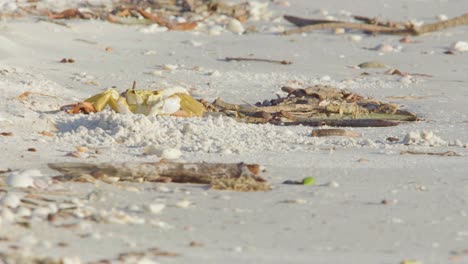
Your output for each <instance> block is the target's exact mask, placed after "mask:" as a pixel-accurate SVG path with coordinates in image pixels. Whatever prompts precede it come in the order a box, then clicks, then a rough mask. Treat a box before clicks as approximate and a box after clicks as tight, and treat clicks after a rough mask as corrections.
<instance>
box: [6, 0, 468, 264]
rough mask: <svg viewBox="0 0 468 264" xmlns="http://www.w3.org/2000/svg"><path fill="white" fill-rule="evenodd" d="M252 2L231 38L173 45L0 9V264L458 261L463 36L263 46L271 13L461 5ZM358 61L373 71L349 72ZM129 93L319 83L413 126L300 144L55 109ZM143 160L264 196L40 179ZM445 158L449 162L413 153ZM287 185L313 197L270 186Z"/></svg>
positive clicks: (207, 92)
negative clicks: (173, 153) (258, 183)
mask: <svg viewBox="0 0 468 264" xmlns="http://www.w3.org/2000/svg"><path fill="white" fill-rule="evenodd" d="M24 2H26V1H24ZM57 2H61V4H60V5H59V4H57V3H54V1H38V8H42V9H49V10H51V11H53V12H60V11H61V10H64V9H65V8H75V7H77V6H79V4H80V2H81V1H70V2H68V3H66V2H67V1H57ZM101 2H105V1H90V3H94V4H97V3H101ZM263 2H264V3H265V4H267V6H265V9H264V10H263V11H261V12H260V13H259V14H260V15H259V17H253V16H252V15H251V17H250V18H249V19H248V20H246V22H245V23H244V24H243V25H242V26H243V30H242V32H237V31H236V30H237V29H238V28H235V27H232V26H229V21H230V18H229V17H227V16H225V17H224V18H223V17H221V18H218V20H216V19H213V21H211V20H209V21H208V20H207V21H205V22H203V23H202V22H200V24H199V25H198V26H197V28H195V29H193V30H190V31H176V30H167V28H166V29H164V28H162V27H161V26H155V25H121V24H116V23H110V22H108V21H103V20H101V19H89V20H88V19H79V18H77V19H56V20H52V21H51V20H47V19H44V18H47V17H46V16H45V17H44V16H37V15H24V16H21V17H15V18H12V17H11V16H6V15H5V14H12V13H15V12H18V9H15V8H18V6H21V5H22V4H24V5H26V3H21V1H20V3H16V2H15V1H5V0H3V1H1V0H0V11H1V12H0V13H1V14H3V16H2V20H1V22H0V91H1V92H0V133H2V134H1V135H0V153H1V154H0V263H15V261H14V260H16V263H33V262H32V261H38V260H39V259H45V258H49V261H50V262H47V263H362V264H364V263H382V264H383V263H388V264H393V263H406V264H416V263H418V264H419V263H424V264H430V263H434V264H435V263H457V264H458V263H468V224H467V223H468V172H467V171H468V160H467V157H466V156H467V155H468V149H467V148H468V104H467V102H468V75H467V74H466V73H467V72H468V63H467V62H468V59H467V58H468V57H467V56H468V44H466V42H468V27H467V26H460V27H453V28H448V29H445V30H441V31H437V32H432V33H428V34H424V35H421V36H414V37H413V36H411V37H409V38H410V39H411V40H412V42H409V43H405V42H404V41H400V40H401V39H402V36H396V35H384V34H377V35H369V34H365V33H363V32H362V31H358V30H348V31H346V32H341V31H335V30H318V31H313V32H307V33H303V34H292V35H287V36H284V35H280V34H279V33H280V32H282V31H284V30H288V29H293V28H297V27H296V26H295V25H293V24H292V23H289V22H288V21H286V20H285V19H284V18H283V15H285V14H287V15H294V16H299V17H304V18H316V19H340V20H344V21H351V20H352V18H351V16H352V15H365V16H368V17H380V18H383V19H389V20H392V21H412V22H413V23H415V24H417V23H425V24H427V23H432V22H436V21H437V20H438V19H444V17H448V18H451V17H456V16H460V15H462V14H463V13H464V12H466V10H463V5H465V3H464V1H461V0H460V1H439V0H420V1H402V0H397V1H371V0H364V1H359V2H356V3H354V2H351V1H342V0H341V1H339V0H330V1H326V2H324V3H320V2H319V1H306V0H289V1H263ZM252 8H253V7H252ZM56 22H59V23H56ZM210 23H211V24H210ZM249 26H251V29H252V28H255V30H253V31H252V32H247V31H244V30H247V29H248V28H249ZM457 42H458V43H461V44H460V45H462V44H463V42H465V44H466V45H467V47H465V48H466V49H465V50H463V48H454V43H457ZM382 45H385V46H384V47H385V48H382ZM447 51H450V52H447ZM447 53H449V54H447ZM226 57H255V58H264V59H269V60H279V61H281V60H287V61H290V62H292V64H288V65H283V64H279V63H269V62H260V61H226V60H224V59H225V58H226ZM63 58H71V59H72V60H73V63H60V61H61V60H62V59H63ZM368 61H378V62H380V63H382V64H384V65H386V66H385V67H384V68H377V69H373V68H360V67H357V65H359V64H361V63H363V62H368ZM389 69H398V70H399V71H401V72H404V73H408V74H403V75H391V74H386V72H387V71H388V70H389ZM133 81H136V83H137V87H138V88H141V89H152V90H157V89H162V88H169V87H173V86H179V87H183V88H185V89H187V90H188V91H189V92H190V94H191V95H192V96H193V97H195V98H197V99H200V98H203V99H205V100H207V101H213V100H215V99H216V98H222V99H223V100H224V101H228V102H232V103H237V104H252V105H253V104H255V103H256V102H262V101H264V100H266V99H268V100H269V99H273V98H276V97H277V95H280V96H284V95H285V93H284V92H282V91H281V87H283V86H285V85H297V86H298V87H307V86H311V85H317V84H322V85H330V86H333V87H337V88H340V89H347V90H350V91H352V92H354V93H358V94H361V95H364V96H369V97H372V98H375V99H377V100H381V101H385V102H391V103H394V104H397V105H401V106H402V107H403V108H404V109H405V110H408V111H410V112H412V113H414V114H416V115H417V116H418V117H419V118H420V119H421V121H416V122H403V123H401V124H399V125H398V126H392V127H351V128H345V129H348V130H351V131H356V132H359V133H360V134H361V136H360V137H357V138H350V137H320V138H315V137H312V136H311V132H312V130H313V129H315V128H314V127H308V126H275V125H272V124H245V123H239V122H236V121H235V120H233V119H229V118H221V117H220V118H217V117H205V118H176V117H170V116H160V117H148V116H143V115H125V114H120V113H115V112H113V111H111V110H109V109H107V110H105V111H103V112H100V113H95V114H90V115H85V114H77V115H71V114H67V113H65V112H64V111H60V110H59V109H60V107H61V106H64V105H67V104H71V103H76V102H79V101H83V100H84V99H86V98H88V97H90V96H92V95H94V94H98V93H101V92H103V91H104V90H106V89H107V88H110V87H114V86H115V87H116V89H117V90H118V91H125V90H126V89H130V88H131V86H132V83H133ZM187 131H189V132H187ZM389 137H392V138H395V140H394V142H391V141H389V140H387V139H388V138H389ZM149 146H157V147H158V148H162V149H177V150H178V151H180V152H181V156H180V157H179V158H177V159H175V160H174V161H175V162H210V163H211V162H213V163H234V162H245V163H252V164H259V165H261V166H262V168H264V169H265V171H264V172H262V173H261V175H262V177H264V178H265V179H266V180H267V181H268V182H269V183H270V184H271V186H272V190H270V191H265V192H235V191H226V190H213V189H210V188H209V186H208V185H203V184H201V185H200V184H184V183H151V182H142V183H136V182H131V183H129V182H116V183H106V182H103V181H95V182H93V183H81V182H62V181H56V180H53V179H52V177H53V176H57V175H59V173H58V172H57V171H54V170H52V169H50V168H49V167H48V164H49V163H57V162H86V163H102V162H110V163H119V162H156V161H159V160H160V159H161V156H160V155H159V156H158V155H152V154H153V153H149V154H148V152H147V149H148V147H149ZM77 147H79V149H78V150H77ZM448 151H450V152H451V153H456V154H457V155H456V156H440V155H428V154H427V153H433V154H434V153H435V154H437V153H439V154H440V153H444V152H448ZM419 152H421V153H426V154H425V155H414V154H411V153H419ZM404 153H409V154H404ZM15 177H19V178H21V177H23V179H29V180H30V181H31V183H30V186H29V187H27V188H24V187H21V186H19V185H18V184H17V183H14V182H13V183H12V179H14V178H15ZM305 177H313V178H314V180H315V184H313V185H311V186H305V185H288V184H283V182H284V181H287V180H292V181H300V180H301V179H303V178H305ZM28 184H29V182H28ZM20 185H21V184H20ZM20 259H23V261H25V262H20ZM53 261H56V262H53ZM59 261H62V262H59ZM405 261H406V262H405ZM35 263H39V262H35Z"/></svg>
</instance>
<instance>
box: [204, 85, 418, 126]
mask: <svg viewBox="0 0 468 264" xmlns="http://www.w3.org/2000/svg"><path fill="white" fill-rule="evenodd" d="M281 89H282V91H284V92H286V93H287V95H286V96H285V97H280V96H278V98H276V99H272V100H265V101H263V102H258V103H256V104H255V105H238V104H230V103H227V102H224V101H222V100H221V99H219V98H218V99H216V100H215V101H214V102H213V103H208V102H206V101H204V100H202V101H201V102H202V103H203V104H204V105H205V107H206V109H207V111H208V112H215V113H216V114H218V113H220V112H221V113H223V114H225V115H227V116H230V117H233V118H235V119H236V120H238V121H240V122H246V123H257V124H262V123H270V124H274V125H304V126H335V127H336V126H349V127H385V126H396V125H398V122H396V121H400V122H401V121H416V120H418V118H417V117H416V116H415V115H414V114H412V113H410V112H408V111H406V110H401V109H400V107H399V106H398V105H395V104H389V103H384V102H381V101H377V100H373V99H370V98H364V97H363V96H361V95H359V94H356V93H353V92H350V91H347V90H342V89H338V88H334V87H331V86H326V85H315V86H310V87H307V88H301V89H297V88H292V87H287V86H284V87H282V88H281ZM209 114H210V113H207V114H206V115H209Z"/></svg>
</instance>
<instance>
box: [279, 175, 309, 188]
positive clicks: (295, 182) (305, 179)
mask: <svg viewBox="0 0 468 264" xmlns="http://www.w3.org/2000/svg"><path fill="white" fill-rule="evenodd" d="M283 184H291V185H306V186H307V185H315V178H314V177H305V178H304V179H302V180H300V181H295V180H286V181H284V182H283Z"/></svg>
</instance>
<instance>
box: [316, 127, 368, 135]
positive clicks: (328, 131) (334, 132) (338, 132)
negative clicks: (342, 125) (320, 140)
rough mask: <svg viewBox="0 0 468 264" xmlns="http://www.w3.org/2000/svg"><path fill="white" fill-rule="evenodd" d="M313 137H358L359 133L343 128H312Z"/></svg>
mask: <svg viewBox="0 0 468 264" xmlns="http://www.w3.org/2000/svg"><path fill="white" fill-rule="evenodd" d="M312 136H313V137H360V136H361V133H359V132H356V131H351V130H345V129H314V130H313V131H312Z"/></svg>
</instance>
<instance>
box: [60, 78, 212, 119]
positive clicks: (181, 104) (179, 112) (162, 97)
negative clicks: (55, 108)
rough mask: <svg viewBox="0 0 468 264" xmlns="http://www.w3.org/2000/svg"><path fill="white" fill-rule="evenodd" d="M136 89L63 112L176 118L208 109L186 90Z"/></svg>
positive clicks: (101, 95) (108, 93) (111, 92)
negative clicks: (109, 109)
mask: <svg viewBox="0 0 468 264" xmlns="http://www.w3.org/2000/svg"><path fill="white" fill-rule="evenodd" d="M135 85H136V83H135V82H134V83H133V88H132V89H128V90H127V91H125V92H123V93H121V94H119V93H118V92H117V90H115V89H114V88H109V89H107V90H106V91H104V92H102V93H99V94H96V95H94V96H92V97H90V98H88V99H86V100H85V101H84V102H80V103H76V104H71V105H66V106H63V107H62V108H61V109H62V110H65V111H67V112H68V113H71V114H77V113H84V114H88V113H95V112H100V111H102V110H103V109H105V108H106V107H107V106H109V107H110V108H111V109H112V110H114V111H115V112H118V113H134V114H144V115H149V116H155V115H172V116H178V117H194V116H198V117H200V116H202V115H203V113H204V111H205V108H204V106H203V105H202V104H201V103H199V102H198V101H197V100H195V99H194V98H193V97H191V96H190V95H189V93H188V91H187V90H186V89H184V88H182V87H172V88H167V89H162V90H158V91H153V90H137V89H135Z"/></svg>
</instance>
